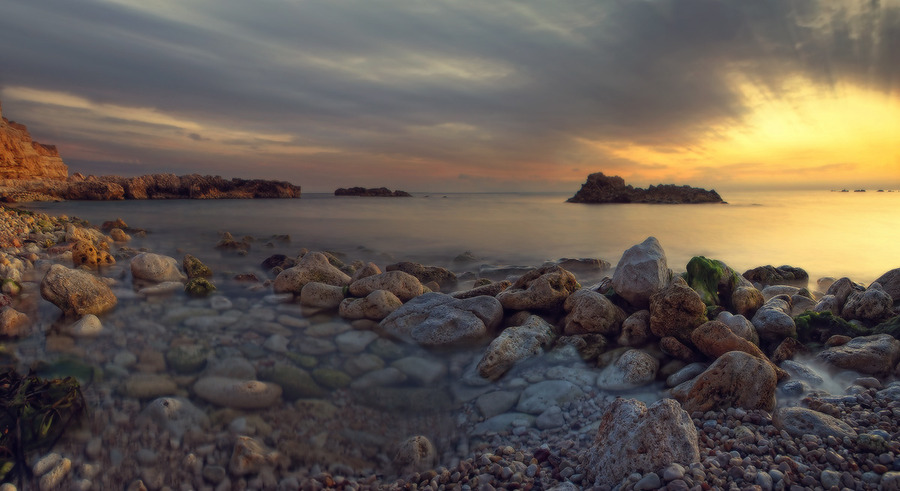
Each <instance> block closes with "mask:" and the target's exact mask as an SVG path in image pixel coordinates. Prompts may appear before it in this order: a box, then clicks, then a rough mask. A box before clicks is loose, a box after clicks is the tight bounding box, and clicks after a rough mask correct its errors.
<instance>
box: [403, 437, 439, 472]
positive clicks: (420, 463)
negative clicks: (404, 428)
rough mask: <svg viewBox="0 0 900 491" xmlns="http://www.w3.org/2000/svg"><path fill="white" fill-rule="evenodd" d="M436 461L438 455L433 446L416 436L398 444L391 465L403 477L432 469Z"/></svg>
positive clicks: (424, 438)
mask: <svg viewBox="0 0 900 491" xmlns="http://www.w3.org/2000/svg"><path fill="white" fill-rule="evenodd" d="M437 461H438V455H437V450H435V448H434V445H433V444H432V443H431V441H430V440H429V439H428V438H426V437H424V436H422V435H418V436H413V437H410V438H408V439H406V440H404V441H403V443H401V444H400V448H398V449H397V454H396V455H395V456H394V460H393V465H394V468H395V469H397V473H398V474H399V475H401V476H403V475H407V474H412V473H414V472H424V471H427V470H429V469H432V468H434V466H436V465H437Z"/></svg>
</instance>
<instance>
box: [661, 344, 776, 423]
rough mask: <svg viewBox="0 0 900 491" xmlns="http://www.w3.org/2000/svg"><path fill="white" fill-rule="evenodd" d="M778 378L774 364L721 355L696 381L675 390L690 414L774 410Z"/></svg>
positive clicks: (737, 354)
mask: <svg viewBox="0 0 900 491" xmlns="http://www.w3.org/2000/svg"><path fill="white" fill-rule="evenodd" d="M777 383H778V377H777V375H776V373H775V370H774V369H773V368H772V364H771V363H767V362H766V361H765V360H762V359H759V358H757V357H755V356H753V355H750V354H747V353H744V352H742V351H731V352H728V353H725V354H724V355H722V356H720V357H719V358H718V359H717V360H716V361H715V362H713V364H712V365H710V367H709V368H708V369H706V371H704V372H703V373H701V374H700V375H699V376H697V377H696V378H695V379H693V380H690V381H688V382H685V383H683V384H681V385H679V386H677V387H675V388H674V389H672V396H673V397H675V399H678V400H679V401H680V402H681V404H682V406H684V409H685V410H686V411H689V412H694V411H704V412H705V411H709V410H714V409H727V408H729V407H736V408H738V407H739V408H744V409H763V410H766V411H771V410H772V409H774V408H775V386H776V384H777Z"/></svg>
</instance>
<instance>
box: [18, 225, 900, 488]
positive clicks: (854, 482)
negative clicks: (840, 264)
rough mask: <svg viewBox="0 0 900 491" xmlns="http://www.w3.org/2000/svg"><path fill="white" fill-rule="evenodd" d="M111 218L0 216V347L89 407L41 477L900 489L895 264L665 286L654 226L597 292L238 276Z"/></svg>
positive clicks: (144, 482)
mask: <svg viewBox="0 0 900 491" xmlns="http://www.w3.org/2000/svg"><path fill="white" fill-rule="evenodd" d="M126 229H128V227H127V225H126V224H125V223H124V222H121V221H117V222H110V223H109V224H108V227H106V230H101V229H98V228H95V227H92V226H90V224H86V223H84V222H81V221H78V220H75V219H67V218H57V217H51V216H47V215H42V214H32V213H29V212H24V211H20V210H15V209H3V210H2V211H0V239H2V240H0V243H2V246H3V250H2V252H0V276H2V277H3V278H4V281H3V294H2V295H0V302H2V305H3V307H2V310H0V333H2V336H3V337H4V338H5V342H4V346H5V347H6V348H5V349H4V351H3V356H5V357H8V358H11V359H12V363H13V364H14V365H19V366H31V367H33V368H34V369H35V373H38V374H41V373H44V374H56V375H57V376H60V375H61V374H73V372H74V373H75V374H81V375H80V376H81V377H82V378H80V380H83V382H82V383H83V384H84V387H85V390H87V391H89V395H90V397H89V400H91V401H93V402H92V410H91V411H90V412H89V413H88V414H87V415H86V416H85V417H86V418H87V421H86V422H85V424H84V425H83V427H82V428H81V429H74V428H73V429H72V430H71V431H69V432H67V433H66V434H65V436H64V437H63V438H62V439H61V440H60V441H59V443H57V444H56V445H55V446H54V447H53V448H51V449H42V450H41V451H40V452H28V453H27V454H26V455H27V459H28V462H27V464H28V465H29V468H30V469H31V476H33V477H31V476H28V477H27V479H26V481H29V480H30V481H29V482H28V484H31V485H33V487H35V488H41V489H57V488H77V489H88V488H95V489H112V488H123V487H129V486H131V487H134V488H135V489H139V488H144V487H146V488H148V489H160V488H164V487H173V488H174V487H177V486H179V485H184V484H186V483H187V484H189V485H190V486H192V487H194V488H221V489H232V488H237V489H262V488H282V489H322V488H332V487H334V488H345V489H410V488H418V489H424V488H428V487H430V488H431V489H442V488H460V487H461V488H463V489H470V488H471V489H475V488H478V489H491V488H494V489H496V488H501V487H503V488H519V489H556V490H557V491H562V490H570V489H598V490H610V489H614V488H619V486H621V488H620V489H659V488H665V489H673V490H674V489H698V490H701V489H763V490H770V489H776V490H784V489H804V488H806V489H835V488H836V489H843V488H849V489H897V488H898V486H900V424H898V417H897V416H898V414H900V383H898V382H897V380H896V378H897V376H898V375H900V340H898V337H900V327H898V325H900V324H898V323H900V316H898V309H897V306H898V305H900V303H898V302H900V288H898V286H900V268H898V269H894V270H891V271H888V272H886V273H885V274H884V275H883V276H882V277H880V278H878V279H877V280H876V281H874V282H872V283H871V284H869V285H867V286H866V285H862V284H859V283H856V282H854V281H853V280H851V279H850V278H840V279H837V280H835V279H833V278H822V279H820V280H819V281H817V282H816V285H815V286H812V287H811V286H810V285H809V284H808V278H807V276H806V274H805V272H803V271H802V270H801V269H800V268H796V267H789V266H782V267H779V268H773V267H771V266H765V267H761V268H755V269H753V270H749V271H747V272H745V273H744V274H739V273H738V272H736V271H735V270H733V269H732V268H730V267H729V266H728V265H727V264H725V263H724V262H722V261H721V260H716V259H709V258H705V257H702V256H697V257H695V258H692V259H691V260H690V261H689V262H688V264H687V265H683V266H682V267H680V268H679V269H683V272H676V271H672V269H670V265H669V264H668V261H667V258H666V254H665V251H664V249H663V247H662V245H661V244H660V243H659V241H657V240H656V239H655V238H653V237H650V238H648V239H647V240H645V241H644V242H642V243H640V244H636V245H634V246H632V247H631V248H629V249H628V250H626V251H625V253H624V254H623V256H622V259H621V260H620V261H619V262H618V264H617V265H616V267H615V269H614V270H613V271H612V274H611V276H605V277H603V278H602V279H601V280H600V281H599V283H597V284H595V285H593V286H585V285H583V284H582V281H581V280H580V279H579V277H578V276H576V274H574V273H573V272H571V271H569V270H568V269H566V267H568V266H570V265H571V264H574V263H573V262H572V261H571V260H568V261H559V262H556V263H549V264H545V265H542V266H540V267H535V268H533V269H531V270H529V271H524V272H519V273H516V274H515V275H513V277H511V278H509V279H508V280H497V281H491V280H488V279H485V278H481V277H478V276H479V275H478V273H475V274H472V272H471V270H468V271H465V270H458V271H456V272H454V271H450V270H448V269H445V268H443V267H438V266H428V265H422V264H416V263H411V262H399V263H392V264H387V265H384V266H383V267H382V266H380V265H378V264H375V263H363V262H361V261H353V260H352V259H351V258H349V257H343V258H341V257H338V256H336V255H335V254H332V253H328V252H316V251H309V250H305V249H297V253H296V255H294V256H274V255H273V256H271V257H269V258H268V259H266V260H265V261H264V263H263V265H262V268H260V267H259V265H253V266H252V267H251V266H249V265H248V269H250V270H251V271H254V272H253V273H252V274H239V275H235V273H234V272H217V271H213V270H212V269H211V268H209V267H206V266H205V265H204V264H203V263H202V262H200V260H199V259H198V258H196V257H194V256H192V255H190V254H185V256H184V258H183V259H182V260H181V261H179V260H178V259H176V258H174V257H168V256H163V255H159V254H155V253H152V252H149V251H139V250H135V249H132V248H130V247H129V244H130V240H131V239H130V238H129V237H128V235H127V234H125V233H124V231H125V230H126ZM213 247H214V246H213V244H210V250H212V249H213ZM198 254H199V255H203V251H200V252H199V253H198ZM583 262H584V261H582V263H583ZM597 264H599V265H600V266H603V265H604V264H606V267H602V268H601V270H597V269H592V271H593V273H595V274H600V275H603V274H604V273H606V272H609V268H608V266H609V265H608V263H604V262H603V261H597ZM564 266H566V267H564ZM257 275H258V276H260V277H266V276H268V278H267V279H265V280H258V279H257V280H254V279H253V278H255V277H256V276H257ZM238 277H240V279H238ZM804 278H807V279H806V280H804ZM785 282H789V283H791V284H785ZM236 285H240V286H236ZM217 287H219V288H220V289H221V290H217ZM47 308H50V309H54V308H55V309H58V314H59V316H58V317H57V318H56V319H52V318H50V317H52V316H47V315H46V309H47ZM41 312H44V314H41ZM148 341H149V342H148ZM45 350H46V352H45ZM85 374H89V375H85ZM411 435H412V436H411ZM8 444H9V442H7V441H5V440H4V442H3V445H4V446H7V445H8ZM13 454H15V453H13ZM2 458H3V459H6V457H2ZM10 462H12V468H13V469H15V468H16V466H17V465H21V464H22V462H20V461H16V460H14V459H13V460H3V464H4V465H3V466H2V467H3V468H4V469H8V464H9V463H10ZM28 484H26V486H27V487H29V488H30V487H32V486H31V485H28Z"/></svg>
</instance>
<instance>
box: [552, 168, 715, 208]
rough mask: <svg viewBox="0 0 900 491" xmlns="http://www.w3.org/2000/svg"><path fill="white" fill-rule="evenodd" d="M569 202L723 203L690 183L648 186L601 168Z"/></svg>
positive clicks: (709, 192) (710, 193)
mask: <svg viewBox="0 0 900 491" xmlns="http://www.w3.org/2000/svg"><path fill="white" fill-rule="evenodd" d="M566 201H567V202H569V203H655V204H693V203H724V201H722V197H721V196H719V193H717V192H715V191H707V190H705V189H701V188H692V187H690V186H676V185H674V184H660V185H659V186H650V187H649V188H647V189H641V188H634V187H632V186H630V185H626V184H625V180H624V179H622V178H621V177H619V176H606V175H604V174H603V173H602V172H597V173H594V174H591V175H589V176H588V178H587V182H585V183H584V184H582V185H581V189H580V190H579V191H578V192H577V193H575V196H572V197H571V198H569V199H568V200H566Z"/></svg>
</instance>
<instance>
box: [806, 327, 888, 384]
mask: <svg viewBox="0 0 900 491" xmlns="http://www.w3.org/2000/svg"><path fill="white" fill-rule="evenodd" d="M816 359H818V360H820V361H823V362H825V363H828V364H829V365H831V366H834V367H838V368H843V369H847V370H855V371H857V372H859V373H864V374H868V375H875V376H885V375H888V374H890V373H891V372H892V371H893V370H894V367H895V366H897V362H898V361H900V341H898V340H897V339H895V338H894V337H893V336H891V335H889V334H875V335H872V336H860V337H857V338H853V339H851V340H850V342H848V343H847V344H844V345H842V346H835V347H832V348H828V349H825V350H823V351H821V352H819V354H818V355H816Z"/></svg>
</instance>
